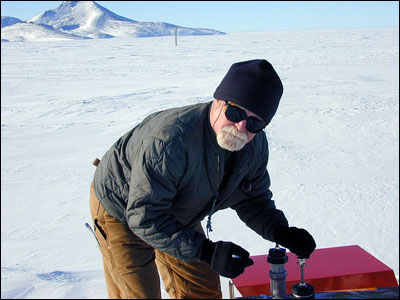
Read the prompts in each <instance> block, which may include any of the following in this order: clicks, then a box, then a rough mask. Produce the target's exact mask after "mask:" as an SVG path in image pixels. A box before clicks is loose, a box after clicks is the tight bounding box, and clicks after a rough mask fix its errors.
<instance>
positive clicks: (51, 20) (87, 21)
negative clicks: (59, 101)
mask: <svg viewBox="0 0 400 300" xmlns="http://www.w3.org/2000/svg"><path fill="white" fill-rule="evenodd" d="M127 5H129V4H127ZM27 22H28V23H31V24H37V25H45V26H46V27H47V28H48V29H49V30H51V29H52V30H54V31H57V32H60V33H67V34H73V35H74V36H75V37H76V36H81V37H86V38H112V37H121V36H133V37H154V36H165V35H174V30H175V28H177V30H178V34H179V35H215V34H225V33H224V32H220V31H216V30H213V29H202V28H188V27H181V26H177V25H174V24H169V23H164V22H138V21H135V20H131V19H128V18H125V17H122V16H119V15H117V14H115V13H113V12H111V11H110V10H108V9H106V8H104V7H102V6H101V5H99V4H97V3H96V2H94V1H63V2H62V3H61V4H60V5H59V6H58V7H56V8H55V9H52V10H47V11H45V12H43V13H41V14H39V15H37V16H35V17H33V18H31V19H30V20H28V21H27ZM12 26H15V25H12ZM31 29H33V28H31ZM41 29H42V28H41ZM20 36H21V34H20ZM2 38H3V29H2ZM4 38H5V37H4Z"/></svg>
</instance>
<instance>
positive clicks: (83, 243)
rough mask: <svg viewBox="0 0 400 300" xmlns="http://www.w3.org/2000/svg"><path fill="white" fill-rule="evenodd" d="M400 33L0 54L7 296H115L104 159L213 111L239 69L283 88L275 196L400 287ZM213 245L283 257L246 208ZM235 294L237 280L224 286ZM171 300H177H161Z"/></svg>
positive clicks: (227, 219)
mask: <svg viewBox="0 0 400 300" xmlns="http://www.w3.org/2000/svg"><path fill="white" fill-rule="evenodd" d="M398 36H399V30H398V27H396V28H364V29H332V30H304V31H275V32H263V33H234V34H228V35H223V36H198V37H179V38H178V46H177V47H175V41H174V37H158V38H141V39H140V38H139V39H136V38H115V39H99V40H71V41H57V42H36V43H34V42H32V43H28V42H26V43H18V42H16V43H11V42H8V43H7V42H2V43H1V298H18V299H21V298H81V299H82V298H107V291H106V287H105V281H104V277H103V269H102V261H101V254H100V252H99V250H98V249H97V248H96V242H95V240H94V239H93V237H92V236H91V235H90V233H89V231H88V230H87V229H86V228H85V226H84V223H85V222H90V220H91V219H90V213H89V203H88V196H89V184H90V181H91V178H92V175H93V173H94V169H95V167H94V166H93V165H92V164H91V163H92V161H93V159H94V158H95V157H99V158H101V157H102V155H103V154H104V152H105V151H106V150H108V148H109V147H110V146H111V144H112V143H114V142H115V141H116V140H117V139H118V138H119V137H120V136H121V135H122V134H124V133H125V132H126V131H127V130H128V129H130V128H132V126H135V125H136V124H137V123H138V122H140V121H141V120H142V119H143V118H144V117H145V116H147V115H148V114H149V113H152V112H155V111H158V110H162V109H166V108H170V107H176V106H181V105H187V104H192V103H199V102H206V101H211V100H212V99H213V98H212V94H213V92H214V90H215V88H216V86H217V85H218V84H219V82H220V81H221V79H222V77H223V76H224V75H225V73H226V72H227V70H228V68H229V67H230V66H231V64H232V63H234V62H238V61H243V60H249V59H255V58H265V59H267V60H269V61H270V62H271V63H272V64H273V66H274V67H275V69H276V70H277V72H278V74H279V75H280V77H281V79H282V81H283V84H284V89H285V91H284V95H283V97H282V100H281V104H280V107H279V109H278V112H277V114H276V116H275V118H274V119H273V120H272V123H271V124H270V125H269V126H268V127H267V129H266V134H267V136H268V139H269V142H270V162H269V168H268V170H269V172H270V176H271V180H272V186H271V190H272V192H273V193H274V200H275V201H276V205H277V207H278V208H280V209H282V210H283V211H284V212H285V214H286V216H287V218H288V220H289V222H290V225H293V226H298V227H304V228H306V229H307V230H309V231H310V232H311V233H312V234H313V236H314V237H315V240H316V243H317V248H327V247H336V246H344V245H359V246H361V247H362V248H363V249H365V250H366V251H368V252H369V253H371V254H372V255H374V256H375V257H377V258H378V259H379V260H381V261H382V262H383V263H385V264H386V265H388V266H389V267H390V268H392V269H393V270H394V271H395V273H396V277H397V279H398V276H399V167H398V166H399V152H398V151H399V71H398V63H399V47H398V45H399V41H398ZM213 229H214V231H213V232H212V233H211V236H210V237H211V239H213V240H219V239H222V240H230V241H233V242H235V243H238V244H240V245H241V246H243V247H244V248H246V249H247V250H249V252H250V253H251V255H260V254H265V253H267V251H268V249H269V248H271V247H272V246H274V245H273V244H272V243H271V242H269V241H265V240H263V239H262V238H260V237H258V236H257V234H255V233H253V232H252V231H251V230H250V229H248V228H247V227H246V226H245V225H244V224H243V223H242V222H241V221H240V220H239V219H238V217H237V216H236V214H235V213H234V212H233V211H232V210H229V209H228V210H224V211H220V212H218V213H216V214H215V215H214V217H213ZM222 288H223V295H224V297H225V298H227V297H228V296H229V294H228V279H226V278H222ZM163 297H164V298H168V295H167V294H166V293H165V291H163Z"/></svg>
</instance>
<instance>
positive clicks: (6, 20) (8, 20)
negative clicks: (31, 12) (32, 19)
mask: <svg viewBox="0 0 400 300" xmlns="http://www.w3.org/2000/svg"><path fill="white" fill-rule="evenodd" d="M23 22H24V21H22V20H20V19H18V18H14V17H6V16H4V17H1V28H3V27H7V26H11V25H14V24H17V23H23Z"/></svg>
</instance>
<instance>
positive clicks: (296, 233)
mask: <svg viewBox="0 0 400 300" xmlns="http://www.w3.org/2000/svg"><path fill="white" fill-rule="evenodd" d="M274 238H275V242H277V243H278V244H279V245H281V246H283V247H286V248H288V249H289V250H290V252H292V253H294V254H296V255H297V256H298V257H300V258H309V257H310V254H311V253H312V252H313V251H314V250H315V247H316V244H315V241H314V238H313V237H312V236H311V234H309V233H308V232H307V230H305V229H301V228H297V227H287V226H279V227H277V228H276V229H275V231H274Z"/></svg>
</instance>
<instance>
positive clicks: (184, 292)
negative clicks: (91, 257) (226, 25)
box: [90, 182, 222, 299]
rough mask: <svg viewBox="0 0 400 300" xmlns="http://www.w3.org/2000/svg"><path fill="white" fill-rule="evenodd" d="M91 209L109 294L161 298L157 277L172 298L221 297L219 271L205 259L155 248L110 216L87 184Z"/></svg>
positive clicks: (132, 297)
mask: <svg viewBox="0 0 400 300" xmlns="http://www.w3.org/2000/svg"><path fill="white" fill-rule="evenodd" d="M90 212H91V215H92V219H93V224H94V231H95V233H96V237H97V239H98V241H99V243H100V251H101V254H102V256H103V265H104V274H105V278H106V284H107V290H108V296H109V298H112V299H120V298H125V299H146V298H147V299H161V290H160V277H159V275H158V271H159V272H160V274H161V277H162V279H163V281H164V285H165V289H166V291H167V292H168V294H169V296H170V297H171V298H173V299H183V298H197V299H201V298H203V299H221V298H222V293H221V284H220V279H219V275H218V274H217V273H215V272H214V271H213V270H211V268H210V266H209V265H208V264H207V263H204V262H200V261H197V260H195V261H193V262H190V263H188V262H183V261H182V260H179V259H177V258H175V257H173V256H170V255H168V254H166V253H165V252H162V251H159V250H156V249H154V248H152V247H151V246H149V245H148V244H146V243H145V242H144V241H143V240H141V239H140V238H139V237H137V236H136V235H135V234H134V233H133V232H132V231H131V230H130V229H129V227H128V226H127V225H126V224H124V223H122V222H120V221H119V220H117V219H115V218H113V217H112V216H111V215H110V214H108V213H107V212H106V211H105V209H104V207H103V206H102V205H101V204H100V202H99V200H98V199H97V197H96V195H95V194H94V190H93V182H92V184H91V188H90Z"/></svg>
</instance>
